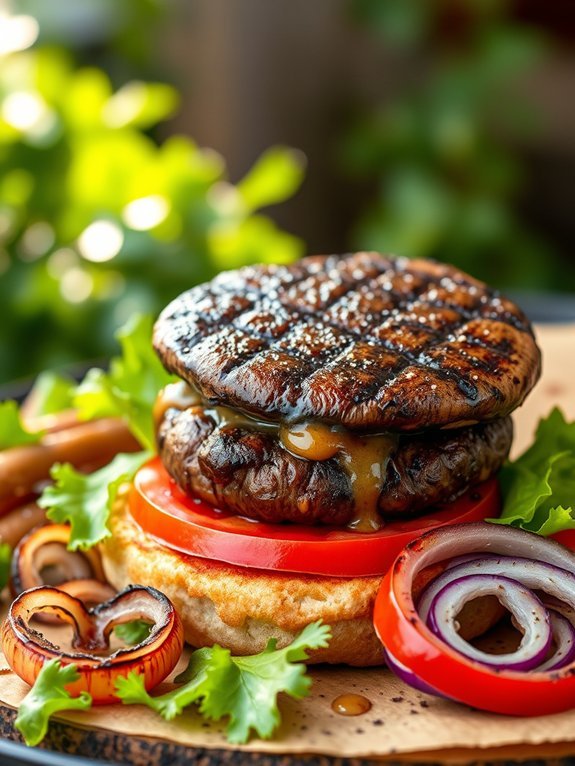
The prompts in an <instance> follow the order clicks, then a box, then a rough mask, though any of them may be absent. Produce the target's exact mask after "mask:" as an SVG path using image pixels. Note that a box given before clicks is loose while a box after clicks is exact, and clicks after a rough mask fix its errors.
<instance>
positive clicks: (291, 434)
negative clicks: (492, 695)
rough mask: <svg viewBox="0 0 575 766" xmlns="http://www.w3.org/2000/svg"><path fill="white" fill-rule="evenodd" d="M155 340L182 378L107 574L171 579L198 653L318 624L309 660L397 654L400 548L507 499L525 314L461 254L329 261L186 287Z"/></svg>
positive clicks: (124, 514)
mask: <svg viewBox="0 0 575 766" xmlns="http://www.w3.org/2000/svg"><path fill="white" fill-rule="evenodd" d="M154 347H155V350H156V352H157V354H158V355H159V358H160V360H161V361H162V363H163V365H164V367H165V368H166V370H167V371H169V372H170V373H172V374H174V375H176V376H177V382H174V383H171V384H169V385H168V386H166V387H165V388H164V389H163V390H162V391H161V392H160V394H159V397H158V399H157V402H156V405H155V409H154V417H155V423H156V434H157V446H158V456H157V457H156V458H154V459H152V460H151V461H150V462H149V463H148V464H146V465H145V466H144V467H143V468H142V469H140V471H139V472H138V473H137V475H136V477H135V479H134V482H133V485H132V487H131V489H130V492H129V494H128V495H127V499H126V501H125V502H122V503H117V504H116V508H115V511H114V513H113V515H112V517H111V519H110V530H111V533H112V534H111V535H110V537H109V538H107V539H106V540H105V541H104V543H103V545H102V555H103V565H104V569H105V572H106V576H107V578H108V580H109V581H110V583H111V584H112V585H113V586H114V587H115V588H118V589H121V588H124V587H125V586H127V585H129V584H131V583H142V584H146V585H151V586H154V587H155V588H157V589H158V590H160V591H161V592H163V593H164V594H166V595H167V596H168V598H169V599H170V600H171V601H172V602H173V604H174V606H175V608H176V610H177V612H178V613H179V615H180V616H181V618H182V621H183V623H184V629H185V636H186V639H187V641H188V642H189V643H190V644H192V645H193V646H196V647H201V646H211V645H212V644H214V643H217V644H220V645H221V646H224V647H227V648H229V649H231V650H232V652H233V653H234V654H253V653H255V652H258V651H261V650H262V649H263V648H264V647H265V646H266V643H267V641H268V639H269V638H270V637H275V638H277V639H278V641H279V642H280V643H284V644H287V643H289V642H290V641H291V640H292V639H293V637H294V636H295V635H296V634H297V633H298V632H299V631H300V630H301V629H302V628H304V627H305V626H306V625H308V624H309V623H311V622H314V621H316V620H319V619H321V620H323V621H324V622H326V623H328V624H329V625H330V626H331V629H332V640H331V642H330V644H329V646H328V647H327V648H324V649H320V650H317V651H316V652H315V653H314V654H313V655H312V658H311V659H312V661H316V662H330V663H347V664H350V665H358V666H362V665H376V664H381V663H382V662H383V661H384V657H383V650H382V646H381V643H380V641H379V640H378V638H377V636H376V634H375V632H374V628H373V622H372V612H373V605H374V600H375V597H376V594H377V591H378V588H379V585H380V583H381V579H382V576H383V575H384V574H385V572H386V570H387V568H388V567H389V566H390V564H391V562H392V561H393V560H394V558H395V557H396V556H397V554H398V552H399V551H400V550H401V549H402V548H403V547H404V545H405V544H406V543H407V542H409V541H410V540H412V539H414V538H416V537H418V535H420V534H421V532H422V531H424V530H427V529H430V528H433V527H438V526H441V525H446V524H451V523H455V522H460V521H477V520H482V519H484V518H487V517H493V516H496V515H497V514H498V487H497V482H496V480H495V479H494V477H495V475H496V473H497V471H498V469H499V468H500V467H501V465H502V464H503V462H504V461H505V459H506V457H507V455H508V454H509V449H510V446H511V440H512V433H513V426H512V421H511V413H512V412H513V410H514V409H515V408H516V407H518V406H519V405H520V404H521V403H522V402H523V400H524V398H525V396H526V395H527V394H528V392H529V391H530V389H531V388H532V387H533V385H534V384H535V382H536V381H537V378H538V376H539V373H540V353H539V350H538V348H537V345H536V343H535V340H534V337H533V333H532V330H531V327H530V325H529V322H528V321H527V319H526V317H525V316H524V315H523V313H522V312H521V311H520V310H519V309H518V308H517V306H516V305H514V304H513V303H512V302H511V301H509V300H507V299H505V298H504V297H502V296H501V295H500V294H499V293H498V292H497V291H495V290H493V289H491V288H489V287H487V286H486V285H485V284H483V283H482V282H479V281H477V280H475V279H473V278H472V277H470V276H468V275H466V274H464V273H462V272H461V271H458V270H456V269H455V268H453V267H451V266H448V265H444V264H438V263H435V262H432V261H423V260H408V259H405V258H395V257H392V256H382V255H379V254H376V253H355V254H350V255H346V256H342V257H336V256H314V257H308V258H305V259H303V260H301V261H299V262H297V263H295V264H293V265H289V266H272V265H265V266H263V265H262V266H253V267H246V268H243V269H240V270H237V271H231V272H225V273H223V274H220V275H219V276H218V277H216V278H215V279H214V280H213V281H211V282H209V283H207V284H202V285H200V286H198V287H194V288H192V289H191V290H188V291H186V292H184V293H183V294H182V295H180V296H179V297H178V298H176V299H175V300H174V301H173V302H172V303H171V304H170V305H169V306H168V307H167V308H166V309H165V310H164V311H163V313H162V314H161V315H160V317H159V319H158V320H157V322H156V325H155V329H154Z"/></svg>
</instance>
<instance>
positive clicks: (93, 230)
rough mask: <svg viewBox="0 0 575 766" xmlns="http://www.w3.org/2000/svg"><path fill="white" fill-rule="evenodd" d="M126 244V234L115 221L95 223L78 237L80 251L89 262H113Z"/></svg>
mask: <svg viewBox="0 0 575 766" xmlns="http://www.w3.org/2000/svg"><path fill="white" fill-rule="evenodd" d="M123 244H124V233H123V231H122V229H121V228H120V227H119V226H118V224H116V223H114V222H113V221H94V223H91V224H90V225H89V226H88V227H87V228H85V229H84V231H83V232H82V233H81V234H80V236H79V237H78V250H79V251H80V255H82V256H83V257H84V258H85V259H86V260H87V261H92V262H93V263H103V262H104V261H111V260H112V258H114V257H115V256H116V255H118V253H119V252H120V250H121V248H122V245H123Z"/></svg>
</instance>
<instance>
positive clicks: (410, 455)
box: [158, 406, 513, 525]
mask: <svg viewBox="0 0 575 766" xmlns="http://www.w3.org/2000/svg"><path fill="white" fill-rule="evenodd" d="M218 420H219V418H218V417H217V416H214V411H213V410H210V409H205V408H203V407H199V406H195V407H190V408H188V409H185V410H183V411H180V410H178V409H173V408H172V409H168V410H166V412H165V415H164V418H163V420H162V423H161V425H160V428H159V431H158V444H159V451H160V455H161V458H162V462H163V463H164V465H165V466H166V468H167V470H168V472H169V473H170V474H171V476H172V477H173V478H174V479H175V480H176V483H177V484H178V485H179V486H180V487H181V488H182V489H183V490H184V491H186V492H189V493H191V494H193V495H196V496H198V497H201V498H202V499H203V500H205V501H206V502H208V503H211V504H212V505H214V506H216V507H217V508H221V509H223V510H226V511H230V512H232V513H235V514H238V515H242V516H247V517H249V518H254V519H260V520H264V521H273V522H278V521H291V522H296V523H298V524H334V525H347V524H350V523H352V522H353V521H354V519H356V517H357V514H358V508H357V502H356V500H357V495H358V494H361V492H358V489H357V487H355V486H354V482H353V481H352V479H351V478H350V476H353V475H356V474H357V471H356V472H355V473H354V471H353V465H352V466H351V468H352V470H351V471H350V465H349V461H342V460H340V459H338V456H334V457H331V458H329V459H326V460H302V459H301V458H300V457H297V456H295V455H293V454H291V453H290V452H289V451H288V450H286V449H285V448H284V446H283V445H282V443H281V442H280V439H279V438H278V435H277V434H274V433H273V432H270V430H266V431H262V430H260V429H258V428H257V426H255V427H250V426H249V425H247V424H246V425H242V426H238V425H234V424H233V422H232V423H231V424H230V423H227V422H226V421H225V420H224V422H220V423H218ZM512 434H513V426H512V423H511V418H509V417H506V418H503V419H499V420H495V421H492V422H490V423H482V424H478V425H474V426H469V427H467V428H459V429H455V430H445V431H435V432H426V433H423V434H419V435H413V434H409V435H406V436H402V437H399V438H398V439H397V440H393V442H392V444H391V445H390V448H389V451H386V452H387V454H383V452H381V453H380V454H381V463H382V468H383V474H382V478H381V480H379V481H378V482H377V497H376V498H375V503H374V504H375V505H376V508H377V510H378V511H379V514H380V515H381V517H382V518H383V519H391V518H394V517H399V516H406V515H414V514H416V513H417V512H419V511H421V510H422V509H424V508H427V507H429V506H433V505H436V504H438V503H444V502H448V501H450V500H453V499H455V498H456V497H457V496H458V495H460V494H461V493H463V492H464V491H465V490H466V489H467V488H468V487H469V486H471V485H473V484H476V483H479V482H481V481H485V480H486V479H488V478H489V477H490V476H492V475H493V474H494V473H495V472H496V471H497V470H498V469H499V468H500V467H501V465H502V463H503V461H504V460H505V458H506V457H507V455H508V453H509V448H510V446H511V439H512ZM368 438H369V437H368ZM377 448H378V445H377V444H376V445H375V449H376V454H377ZM352 458H353V456H352ZM375 459H377V457H376V458H375ZM367 510H368V511H369V509H367Z"/></svg>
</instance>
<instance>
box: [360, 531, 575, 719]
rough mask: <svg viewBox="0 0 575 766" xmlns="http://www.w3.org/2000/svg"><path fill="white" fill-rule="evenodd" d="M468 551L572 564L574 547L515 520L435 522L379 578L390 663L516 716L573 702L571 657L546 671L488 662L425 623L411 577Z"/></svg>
mask: <svg viewBox="0 0 575 766" xmlns="http://www.w3.org/2000/svg"><path fill="white" fill-rule="evenodd" d="M469 553H488V555H489V556H497V555H502V556H509V557H513V556H527V555H529V557H530V558H532V559H534V560H538V561H541V562H545V563H548V564H551V565H553V566H555V567H560V568H563V569H567V570H568V571H575V555H574V554H573V553H572V552H571V551H568V550H566V549H565V548H563V546H561V545H559V544H558V543H557V542H555V541H553V540H548V539H545V538H542V537H540V536H539V535H535V534H533V533H531V532H525V531H523V530H520V529H516V528H513V527H507V526H506V527H502V526H498V525H495V524H493V525H492V524H486V523H474V524H466V525H461V526H459V525H457V526H453V527H444V528H442V529H437V530H433V531H430V532H427V533H426V534H424V535H422V536H421V537H420V538H419V539H417V540H414V541H413V542H412V543H410V544H409V545H408V546H406V548H405V549H404V550H403V551H402V552H401V553H400V555H399V556H398V557H397V559H396V560H395V562H394V564H393V566H392V567H391V568H390V570H389V571H388V573H387V575H386V576H385V578H384V579H383V581H382V584H381V588H380V590H379V592H378V595H377V598H376V602H375V608H374V626H375V630H376V633H377V635H378V636H379V638H380V640H381V642H382V644H383V645H384V647H385V651H386V654H387V655H388V657H389V660H390V665H396V667H397V672H398V674H399V675H402V674H404V675H405V677H406V680H408V682H410V683H412V685H415V686H419V688H421V689H425V688H426V687H427V688H428V689H430V690H434V691H435V693H437V694H439V695H440V696H445V697H448V698H450V699H452V700H455V701H457V702H462V703H464V704H467V705H471V706H472V707H475V708H479V709H480V710H487V711H489V712H493V713H502V714H505V715H518V716H536V715H548V714H553V713H559V712H562V711H565V710H570V709H572V708H573V707H575V673H574V663H570V664H569V665H567V666H565V667H564V668H561V669H557V670H553V671H551V672H537V671H536V670H535V671H531V672H520V671H513V670H501V669H493V668H490V667H489V666H487V665H483V664H480V663H478V662H475V661H473V660H470V659H468V658H467V657H465V656H463V655H462V654H460V653H459V652H457V651H456V650H454V649H453V648H452V647H450V646H449V645H448V644H446V643H444V642H443V641H442V640H441V639H440V638H439V637H437V636H436V635H434V634H433V633H432V631H431V630H430V629H429V628H428V627H427V626H426V625H425V623H424V622H423V621H422V619H421V617H420V616H419V614H418V611H417V609H416V606H415V603H414V598H413V592H412V587H413V581H414V579H415V578H416V577H417V575H418V573H419V572H420V571H422V570H423V569H425V568H426V567H428V566H434V565H436V564H437V563H438V562H441V561H444V562H445V565H446V566H445V569H447V564H448V561H449V560H450V559H451V558H454V557H457V556H461V555H466V554H469Z"/></svg>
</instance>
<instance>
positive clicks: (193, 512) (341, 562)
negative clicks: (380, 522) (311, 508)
mask: <svg viewBox="0 0 575 766" xmlns="http://www.w3.org/2000/svg"><path fill="white" fill-rule="evenodd" d="M129 502H130V510H131V512H132V516H133V517H134V519H135V521H136V522H137V523H138V524H139V525H140V527H142V529H143V530H144V531H145V532H147V533H148V534H150V535H152V536H153V537H155V538H156V539H157V540H158V541H159V542H160V543H162V544H163V545H166V546H167V547H169V548H173V549H175V550H177V551H180V552H182V553H187V554H190V555H192V556H200V557H202V558H207V559H215V560H216V561H223V562H226V563H228V564H235V565H237V566H244V567H254V568H257V569H271V570H274V571H279V572H297V573H301V574H314V575H326V576H331V577H364V576H377V575H383V574H384V573H385V572H386V571H387V569H388V568H389V567H390V566H391V564H392V563H393V561H394V560H395V558H396V556H397V554H398V553H399V551H400V550H401V549H402V548H403V547H404V546H405V545H406V544H407V543H408V542H410V541H411V540H413V539H414V538H416V537H418V536H419V535H420V534H421V533H422V532H424V531H425V530H427V529H430V528H432V527H438V526H444V525H446V524H456V523H463V522H468V521H482V520H483V519H485V518H486V517H489V516H497V515H498V513H499V510H500V506H499V487H498V484H497V481H496V480H495V479H491V480H490V481H488V482H485V483H484V484H481V485H480V486H478V487H475V488H474V489H473V490H470V491H469V492H467V493H466V494H465V495H463V496H462V497H461V498H459V499H458V500H456V501H455V502H453V503H451V504H449V505H446V506H444V507H443V508H441V509H438V510H434V511H433V512H432V513H430V514H429V515H427V516H423V517H421V518H417V519H410V520H407V521H394V522H392V523H390V524H387V525H386V526H384V527H383V528H382V529H381V530H380V531H379V532H373V533H370V534H361V533H358V532H352V531H350V530H347V529H341V528H335V527H306V526H303V525H298V524H267V523H264V522H260V521H251V520H249V519H246V518H243V517H239V516H234V515H232V514H230V513H226V512H224V511H219V510H216V509H215V508H213V507H212V506H210V505H208V504H207V503H204V502H202V501H201V500H200V499H199V498H191V497H188V495H186V494H184V493H183V492H182V491H181V490H180V489H179V488H178V486H177V485H176V483H175V482H174V481H173V479H172V478H171V477H170V476H169V474H168V472H167V471H166V469H165V468H164V467H163V465H162V462H161V461H160V459H159V458H154V459H153V460H151V461H150V462H149V463H147V464H146V465H145V466H144V467H143V468H141V469H140V470H139V471H138V473H137V474H136V478H135V480H134V486H133V488H132V491H131V493H130V500H129Z"/></svg>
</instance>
